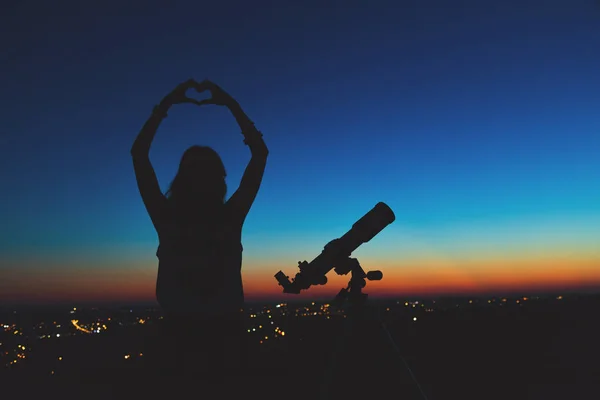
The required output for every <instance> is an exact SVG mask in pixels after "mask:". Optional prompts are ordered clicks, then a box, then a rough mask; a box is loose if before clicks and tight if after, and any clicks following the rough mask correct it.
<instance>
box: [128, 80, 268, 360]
mask: <svg viewBox="0 0 600 400" xmlns="http://www.w3.org/2000/svg"><path fill="white" fill-rule="evenodd" d="M192 88H193V89H195V90H196V91H198V92H202V91H205V90H209V91H210V92H211V94H212V98H211V99H208V100H203V101H200V102H198V101H196V100H193V99H190V98H188V97H186V92H187V91H188V90H189V89H192ZM180 103H195V104H198V105H202V104H217V105H221V106H226V107H227V108H228V109H229V110H230V111H231V113H232V114H233V116H234V117H235V119H236V120H237V122H238V124H239V126H240V129H241V131H242V133H243V135H244V137H245V140H244V142H245V143H246V144H247V145H248V146H249V148H250V151H251V153H252V157H251V159H250V162H249V163H248V166H247V167H246V170H245V172H244V175H243V177H242V180H241V183H240V186H239V188H238V189H237V190H236V191H235V193H234V194H233V195H232V196H231V197H230V198H229V200H227V201H225V196H226V192H227V185H226V183H225V177H226V172H225V167H224V166H223V163H222V161H221V158H220V157H219V155H218V154H217V153H216V152H215V151H214V150H212V149H211V148H209V147H205V146H192V147H190V148H189V149H187V150H186V151H185V152H184V154H183V156H182V158H181V161H180V163H179V170H178V171H177V175H176V176H175V178H174V179H173V181H172V183H171V186H170V188H169V190H168V191H167V192H166V194H163V193H162V192H161V190H160V187H159V185H158V181H157V179H156V175H155V173H154V169H153V168H152V165H151V163H150V159H149V151H150V145H151V142H152V139H153V138H154V135H155V133H156V131H157V129H158V126H159V125H160V123H161V121H162V120H163V119H164V118H165V117H166V116H167V112H168V110H169V108H170V107H171V106H172V105H174V104H180ZM131 155H132V157H133V165H134V169H135V175H136V179H137V184H138V188H139V191H140V194H141V196H142V200H143V202H144V205H145V206H146V210H147V211H148V214H149V215H150V218H151V220H152V223H153V224H154V228H155V229H156V232H157V233H158V238H159V246H158V251H157V253H156V255H157V257H158V260H159V263H158V277H157V282H156V297H157V300H158V303H159V304H160V306H161V308H162V309H163V314H164V321H163V329H164V330H163V331H162V339H163V346H162V347H163V349H162V350H163V351H164V352H165V353H166V354H168V355H174V356H176V357H175V358H166V359H163V360H162V363H165V364H172V363H175V364H177V365H178V366H183V367H184V368H186V369H194V370H196V368H197V367H198V366H201V365H202V364H208V367H209V368H210V369H213V368H216V367H222V366H225V367H227V366H233V367H235V366H236V364H237V366H239V363H238V362H239V361H240V358H239V356H240V355H244V351H243V349H244V348H245V337H246V336H247V334H246V333H245V330H244V326H243V319H242V318H243V313H242V307H243V303H244V292H243V288H242V276H241V267H242V243H241V236H242V226H243V224H244V220H245V219H246V216H247V215H248V211H249V210H250V207H251V206H252V203H253V202H254V199H255V197H256V194H257V192H258V190H259V187H260V184H261V181H262V177H263V172H264V170H265V165H266V161H267V155H268V150H267V147H266V145H265V143H264V141H263V140H262V134H261V133H260V132H259V131H258V130H256V128H255V127H254V124H253V123H252V121H251V120H250V119H249V118H248V117H247V116H246V114H245V113H244V112H243V111H242V108H241V107H240V106H239V104H238V103H237V102H236V101H235V100H234V99H233V98H232V97H231V96H230V95H228V94H227V93H226V92H225V91H223V90H222V89H221V88H220V87H218V86H217V85H215V84H214V83H212V82H210V81H203V82H201V83H197V82H195V81H193V80H189V81H187V82H184V83H182V84H180V85H179V86H177V87H176V88H175V90H173V92H171V93H170V94H168V95H167V96H166V97H165V98H164V99H163V100H162V101H161V103H160V104H159V105H158V106H156V107H155V108H154V111H153V112H152V115H151V116H150V118H149V119H148V121H147V122H146V124H145V125H144V127H143V128H142V130H141V132H140V133H139V135H138V137H137V139H136V140H135V143H134V144H133V147H132V149H131ZM181 357H183V358H181ZM241 361H243V359H242V360H241Z"/></svg>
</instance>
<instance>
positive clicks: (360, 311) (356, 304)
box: [321, 258, 383, 400]
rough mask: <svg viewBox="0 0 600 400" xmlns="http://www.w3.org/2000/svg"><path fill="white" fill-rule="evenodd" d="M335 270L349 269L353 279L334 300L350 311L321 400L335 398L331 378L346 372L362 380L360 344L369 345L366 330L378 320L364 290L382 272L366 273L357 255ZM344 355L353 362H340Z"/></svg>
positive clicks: (340, 264)
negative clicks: (332, 393) (368, 304)
mask: <svg viewBox="0 0 600 400" xmlns="http://www.w3.org/2000/svg"><path fill="white" fill-rule="evenodd" d="M335 271H336V273H338V274H339V275H345V274H347V273H348V272H350V274H351V278H350V282H349V283H348V287H346V288H343V289H342V290H340V292H339V293H338V294H337V296H336V297H335V299H334V301H333V304H335V305H337V306H338V307H340V308H344V306H345V305H347V307H346V310H347V312H346V313H345V315H344V318H345V321H344V328H343V333H342V334H341V335H340V339H339V341H338V342H337V346H336V348H335V349H334V351H333V352H332V354H331V358H330V361H329V365H328V366H327V369H326V370H325V373H324V375H323V381H322V384H321V400H331V399H332V397H331V393H330V384H331V381H332V380H335V378H336V377H337V376H339V375H341V374H342V373H344V374H347V373H348V372H352V373H354V374H356V380H354V382H358V380H359V379H360V378H359V376H360V373H359V372H358V371H360V369H361V367H363V365H362V364H364V362H362V360H361V353H364V351H363V349H361V347H368V344H369V343H368V342H367V341H366V340H364V339H366V337H367V335H366V334H365V333H367V331H368V330H369V329H368V328H369V327H372V326H373V325H374V324H375V323H377V322H376V321H369V320H370V319H371V318H373V314H374V313H369V312H368V307H367V304H366V303H367V298H368V295H367V294H366V293H363V292H362V289H363V288H364V287H365V286H366V281H367V280H381V278H382V277H383V274H382V273H381V272H380V271H370V272H367V273H365V271H364V270H363V269H362V267H361V266H360V264H359V262H358V260H357V259H355V258H348V259H345V260H343V261H342V262H340V263H338V264H336V267H335ZM377 325H378V323H377ZM367 350H368V349H367ZM341 356H345V358H348V357H349V362H350V364H349V363H347V362H345V363H342V362H340V361H339V358H341ZM336 375H337V376H336ZM349 378H350V381H353V379H352V377H349Z"/></svg>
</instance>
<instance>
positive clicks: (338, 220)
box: [0, 0, 600, 304]
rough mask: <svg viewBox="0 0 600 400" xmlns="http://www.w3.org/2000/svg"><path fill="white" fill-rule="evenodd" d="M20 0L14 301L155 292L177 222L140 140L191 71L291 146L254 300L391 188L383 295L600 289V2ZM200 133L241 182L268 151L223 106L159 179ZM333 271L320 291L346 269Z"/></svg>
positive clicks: (248, 275)
mask: <svg viewBox="0 0 600 400" xmlns="http://www.w3.org/2000/svg"><path fill="white" fill-rule="evenodd" d="M13 3H15V4H13V5H12V6H10V7H8V8H7V9H5V11H6V12H2V17H0V31H1V35H0V41H1V43H2V52H0V73H1V75H2V77H3V85H2V86H3V89H2V96H0V107H1V109H2V124H1V125H0V126H1V128H0V178H1V179H2V183H3V184H2V188H1V189H0V190H1V193H0V194H1V197H2V204H3V207H2V208H1V209H0V221H2V222H1V230H0V304H1V303H8V302H20V301H26V302H35V301H50V300H52V301H57V300H65V301H84V300H89V301H103V300H107V301H108V300H111V301H112V300H116V301H133V300H147V299H153V296H154V285H155V279H156V271H157V259H156V257H155V251H156V246H157V244H158V240H157V236H156V233H155V232H154V230H153V227H152V224H151V222H150V219H149V217H148V216H147V214H146V211H145V209H144V207H143V204H142V201H141V199H140V197H139V193H138V190H137V187H136V183H135V177H134V173H133V168H132V163H131V159H130V155H129V149H130V147H131V144H132V143H133V140H134V139H135V137H136V135H137V133H138V131H139V129H140V128H141V126H142V125H143V124H144V122H145V120H146V119H147V118H148V116H149V115H150V112H151V110H152V107H153V106H154V105H155V104H157V103H158V102H159V101H160V100H161V99H162V97H163V96H164V95H166V94H167V93H168V92H169V91H171V90H172V89H173V88H174V86H175V85H176V84H178V83H180V82H181V81H184V80H186V79H188V78H190V77H194V78H196V79H197V80H202V79H204V78H210V79H211V80H213V81H215V82H217V83H218V84H220V85H221V86H223V88H224V89H226V90H227V91H228V92H230V93H231V94H232V95H233V96H234V97H235V98H236V99H237V100H238V101H239V102H240V104H241V105H242V106H243V108H244V109H245V111H246V112H247V114H248V115H249V116H250V117H251V118H252V119H253V120H254V121H255V123H256V125H257V127H258V128H259V129H260V130H261V131H262V132H263V134H264V137H265V140H266V142H267V144H268V146H269V148H270V156H269V161H268V165H267V171H266V173H265V176H264V180H263V185H262V187H261V191H260V193H259V195H258V197H257V199H256V202H255V203H254V206H253V208H252V210H251V212H250V214H249V216H248V219H247V220H246V224H245V227H244V229H245V230H244V235H243V244H244V249H245V250H244V267H243V273H244V285H245V290H246V295H247V298H249V299H251V298H258V297H261V296H262V297H264V296H279V297H282V296H283V295H281V288H280V287H278V286H277V283H276V281H275V279H274V278H273V275H274V274H275V273H276V272H277V271H278V270H280V269H282V270H283V271H284V272H285V273H286V274H288V275H293V274H295V273H296V272H297V261H299V260H305V259H306V260H308V261H310V260H312V259H313V258H314V257H315V256H317V255H318V254H319V252H320V251H321V249H322V247H323V245H324V244H326V243H327V242H329V241H330V240H331V239H333V238H336V237H339V236H341V235H342V234H343V233H345V232H346V231H347V230H348V229H349V228H350V227H351V225H352V224H353V223H354V222H355V221H356V220H357V219H358V218H360V217H361V216H362V215H363V214H365V213H366V212H367V211H369V210H370V209H371V208H372V207H373V206H374V205H375V204H376V203H377V202H379V201H384V202H386V203H387V204H388V205H389V206H390V207H391V208H392V209H393V210H394V211H395V213H396V222H394V223H393V224H392V225H390V226H389V227H388V228H386V229H385V230H384V231H382V232H381V233H380V234H379V235H378V236H377V237H376V238H374V239H373V240H372V241H371V242H370V243H368V244H365V245H364V246H362V247H361V248H359V249H358V250H357V251H356V252H355V253H354V255H355V256H356V257H358V258H359V259H360V261H361V263H362V265H363V266H364V268H365V269H381V270H382V271H383V272H384V279H383V280H382V281H381V282H373V283H369V284H368V285H367V290H366V292H367V293H370V294H373V295H384V294H394V295H396V294H408V293H410V294H435V293H459V292H466V293H485V292H489V291H498V290H500V291H510V290H516V291H527V290H532V289H552V290H554V289H556V290H567V289H573V288H583V287H587V288H594V287H600V158H599V156H598V155H599V154H600V119H599V117H598V116H599V115H600V114H599V107H600V74H599V71H600V52H599V51H598V49H600V5H599V4H598V3H597V2H594V1H591V0H590V1H583V0H582V1H570V2H566V1H558V0H557V1H546V0H545V1H541V0H540V1H502V2H488V1H475V0H473V1H445V0H426V1H421V0H419V1H417V0H414V1H378V0H373V1H370V2H366V1H354V0H344V1H313V0H308V1H301V2H300V1H295V2H292V1H283V2H273V1H270V2H266V1H252V2H244V1H237V2H231V1H223V2H188V3H187V4H186V3H184V2H173V3H172V2H158V1H143V2H141V1H128V2H120V3H117V2H72V4H69V3H70V2H66V1H63V2H41V1H40V2H38V3H36V2H30V1H19V2H16V1H14V2H13ZM83 3H85V4H83ZM122 3H127V4H128V5H123V4H122ZM57 4H62V5H57ZM116 4H119V5H116ZM250 4H252V5H253V6H250ZM367 4H368V5H367ZM67 5H68V6H67ZM142 13H143V15H144V16H140V15H142ZM67 15H69V17H66V16H67ZM192 144H207V145H210V146H213V147H214V148H215V149H216V150H217V151H218V152H219V153H220V154H221V156H222V158H223V160H224V162H225V165H226V167H227V170H228V185H229V194H231V193H232V192H233V191H234V190H235V188H237V185H238V184H239V180H240V178H241V175H242V172H243V170H244V167H245V164H246V163H247V162H248V160H249V158H250V153H249V150H248V149H247V147H246V146H244V144H243V142H242V135H241V134H240V131H239V128H238V127H237V125H236V123H235V120H234V119H233V118H232V117H231V115H230V114H229V113H228V112H227V111H226V110H225V109H223V108H219V107H216V106H207V107H203V108H198V107H196V106H193V105H179V106H175V107H174V108H173V109H172V111H171V112H170V114H169V117H168V118H167V119H166V120H165V121H164V122H163V124H162V126H161V128H160V130H159V132H158V134H157V137H156V140H155V142H154V144H153V147H152V151H151V154H150V156H151V160H152V161H153V164H154V167H155V169H156V172H157V175H158V179H159V182H160V183H161V187H162V188H163V189H166V187H167V185H168V183H169V182H170V180H171V179H172V177H173V176H174V174H175V171H176V168H177V164H178V161H179V158H180V156H181V154H182V153H183V151H184V150H185V149H186V148H187V147H188V146H190V145H192ZM329 278H330V283H329V284H327V285H326V286H324V287H318V288H314V289H310V290H309V291H308V292H306V293H305V294H303V295H301V297H307V296H308V297H310V296H321V295H333V294H334V293H337V291H338V290H339V289H340V288H341V287H342V286H344V285H345V284H346V283H347V281H348V277H338V276H335V274H334V273H333V271H332V272H331V275H330V276H329ZM283 298H287V296H285V297H283ZM293 298H297V297H293Z"/></svg>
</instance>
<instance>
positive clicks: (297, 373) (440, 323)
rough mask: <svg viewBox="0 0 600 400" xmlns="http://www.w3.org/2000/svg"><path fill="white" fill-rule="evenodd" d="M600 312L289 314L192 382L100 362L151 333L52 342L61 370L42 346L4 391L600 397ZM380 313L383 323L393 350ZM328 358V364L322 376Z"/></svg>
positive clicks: (546, 306)
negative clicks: (233, 362)
mask: <svg viewBox="0 0 600 400" xmlns="http://www.w3.org/2000/svg"><path fill="white" fill-rule="evenodd" d="M374 305H375V304H373V306H374ZM599 305H600V301H598V298H596V297H586V298H581V299H571V300H568V301H567V300H563V301H552V302H543V301H537V302H533V301H530V302H528V303H526V304H519V305H517V304H512V305H511V304H506V305H505V306H503V307H497V306H496V307H493V306H489V305H487V304H483V305H481V306H478V305H477V306H476V305H467V306H465V305H461V306H459V307H455V306H454V307H448V309H447V310H445V311H444V310H443V309H440V310H436V311H435V312H425V311H424V310H419V309H417V310H415V309H412V308H411V307H403V305H402V304H401V305H399V306H398V305H396V306H395V308H392V309H391V310H390V311H386V310H385V307H383V308H381V310H382V311H381V312H380V313H375V312H374V313H371V312H369V313H366V314H365V317H364V319H362V320H361V321H363V322H362V324H359V325H360V326H361V328H360V329H355V330H353V331H352V330H350V331H346V330H344V327H345V325H344V324H345V323H347V321H348V319H343V318H342V317H337V318H331V319H325V318H319V317H315V318H288V319H287V320H286V321H281V322H280V324H281V325H285V329H286V331H287V332H288V335H286V337H285V340H280V341H278V342H271V343H270V344H268V345H265V344H258V343H254V344H253V346H252V347H251V354H252V367H251V368H248V369H247V370H245V371H244V372H243V373H241V374H240V373H238V374H235V375H223V374H220V375H218V376H210V375H205V376H194V377H193V378H191V379H187V382H189V383H190V385H188V386H186V385H185V384H184V383H185V381H184V380H182V379H180V380H177V379H175V380H170V381H167V380H165V378H164V377H161V376H159V375H158V374H156V373H153V372H150V371H149V370H148V369H145V368H144V365H145V364H144V360H147V358H146V359H145V358H144V357H138V358H136V359H135V360H134V359H131V360H128V361H127V362H125V361H123V362H120V363H119V362H112V361H111V362H109V361H108V360H117V359H119V355H120V354H123V353H124V352H127V351H128V352H132V351H131V349H136V351H140V352H141V351H144V345H145V342H147V341H148V338H149V337H151V336H152V333H151V328H149V327H134V328H128V329H127V330H123V331H122V332H120V333H118V334H114V335H108V334H106V335H97V336H96V335H92V336H88V335H83V336H79V337H73V338H70V339H69V340H68V341H64V342H55V343H54V344H53V345H52V346H53V348H47V349H45V350H44V351H45V352H47V353H49V354H50V353H51V354H57V353H60V354H64V355H65V359H67V358H69V359H70V363H69V364H65V363H63V365H67V366H66V367H65V366H63V367H62V369H61V370H60V373H56V374H55V375H52V376H50V375H49V374H48V371H49V370H51V369H52V368H54V367H53V366H52V365H47V364H45V363H44V362H42V359H43V358H44V357H43V352H42V351H41V350H40V352H38V356H37V358H38V362H37V363H36V360H35V358H32V360H31V363H30V366H28V367H27V368H25V369H23V370H21V371H19V370H18V369H17V370H14V371H11V372H6V373H4V374H3V376H1V378H2V379H3V380H4V381H3V385H2V386H3V391H4V392H5V393H9V392H7V390H12V391H13V392H14V393H15V394H19V395H20V397H19V398H21V399H23V398H40V397H39V395H44V397H51V398H62V399H66V398H73V399H79V398H81V399H84V398H85V399H90V398H104V399H114V398H146V399H150V398H164V397H169V398H170V397H176V396H178V395H185V396H187V397H189V396H191V394H190V393H195V395H197V396H198V397H204V396H210V397H211V398H212V397H213V396H214V397H218V398H230V397H233V396H235V397H240V396H251V397H252V398H262V399H271V398H272V399H275V398H277V399H300V398H312V399H319V398H320V397H319V396H321V395H322V394H323V393H329V395H330V396H329V397H328V398H330V399H338V398H339V399H341V398H344V399H371V398H372V399H384V398H393V399H423V398H425V397H424V396H426V398H428V399H430V400H433V399H459V398H460V399H471V398H472V399H507V398H508V399H571V398H576V397H579V396H583V395H585V397H586V398H600V383H599V382H600V379H599V378H598V377H600V363H599V362H598V360H599V359H600V342H599V340H598V337H600V324H598V323H597V318H598V317H597V314H598V306H599ZM378 306H379V305H378ZM377 315H381V316H383V319H384V320H385V321H387V326H388V329H389V332H390V334H391V336H392V338H393V339H394V344H392V342H390V340H389V338H388V337H387V333H386V331H385V330H384V329H382V328H380V327H379V325H378V323H377V319H376V316H377ZM414 315H418V320H417V321H413V320H412V318H413V316H414ZM352 332H354V334H351V333H352ZM397 350H400V353H401V354H402V356H403V357H404V359H405V360H406V362H407V363H408V365H409V366H410V370H411V371H412V373H413V374H414V376H415V377H416V380H417V381H418V383H419V384H420V387H421V390H422V392H423V393H421V390H420V389H419V386H418V385H417V384H416V383H415V381H414V380H413V378H412V377H411V374H410V372H409V369H408V368H407V367H406V365H405V364H404V361H403V358H402V357H400V356H399V355H398V353H397ZM334 355H335V357H333V356H334ZM332 357H333V359H334V360H335V364H334V365H333V368H332V369H328V368H329V366H330V361H331V360H332ZM121 358H122V357H121ZM325 374H327V376H328V378H327V379H324V378H323V377H324V376H325ZM4 382H7V383H8V384H4ZM324 382H325V383H326V384H325V385H324V384H323V383H324ZM165 391H167V393H165ZM211 394H212V395H211ZM6 398H9V397H6Z"/></svg>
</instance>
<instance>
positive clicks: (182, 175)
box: [165, 146, 227, 213]
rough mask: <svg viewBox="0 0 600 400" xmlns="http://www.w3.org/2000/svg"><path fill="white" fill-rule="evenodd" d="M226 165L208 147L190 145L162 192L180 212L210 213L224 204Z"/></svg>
mask: <svg viewBox="0 0 600 400" xmlns="http://www.w3.org/2000/svg"><path fill="white" fill-rule="evenodd" d="M226 176H227V173H226V172H225V166H224V165H223V161H221V157H219V154H218V153H217V152H216V151H214V150H213V149H211V148H210V147H207V146H192V147H190V148H189V149H187V150H186V151H185V153H183V156H182V157H181V161H180V162H179V169H178V171H177V175H175V178H174V179H173V181H172V182H171V185H170V186H169V190H167V192H166V193H165V194H166V196H167V199H168V200H169V203H171V204H173V205H175V206H176V208H177V209H178V210H179V211H183V212H186V213H187V212H190V211H195V210H192V209H194V208H195V209H196V210H198V211H201V210H200V209H202V208H203V209H206V211H210V209H213V208H214V207H218V206H219V205H223V204H224V203H225V195H226V194H227V184H226V182H225V177H226Z"/></svg>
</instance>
